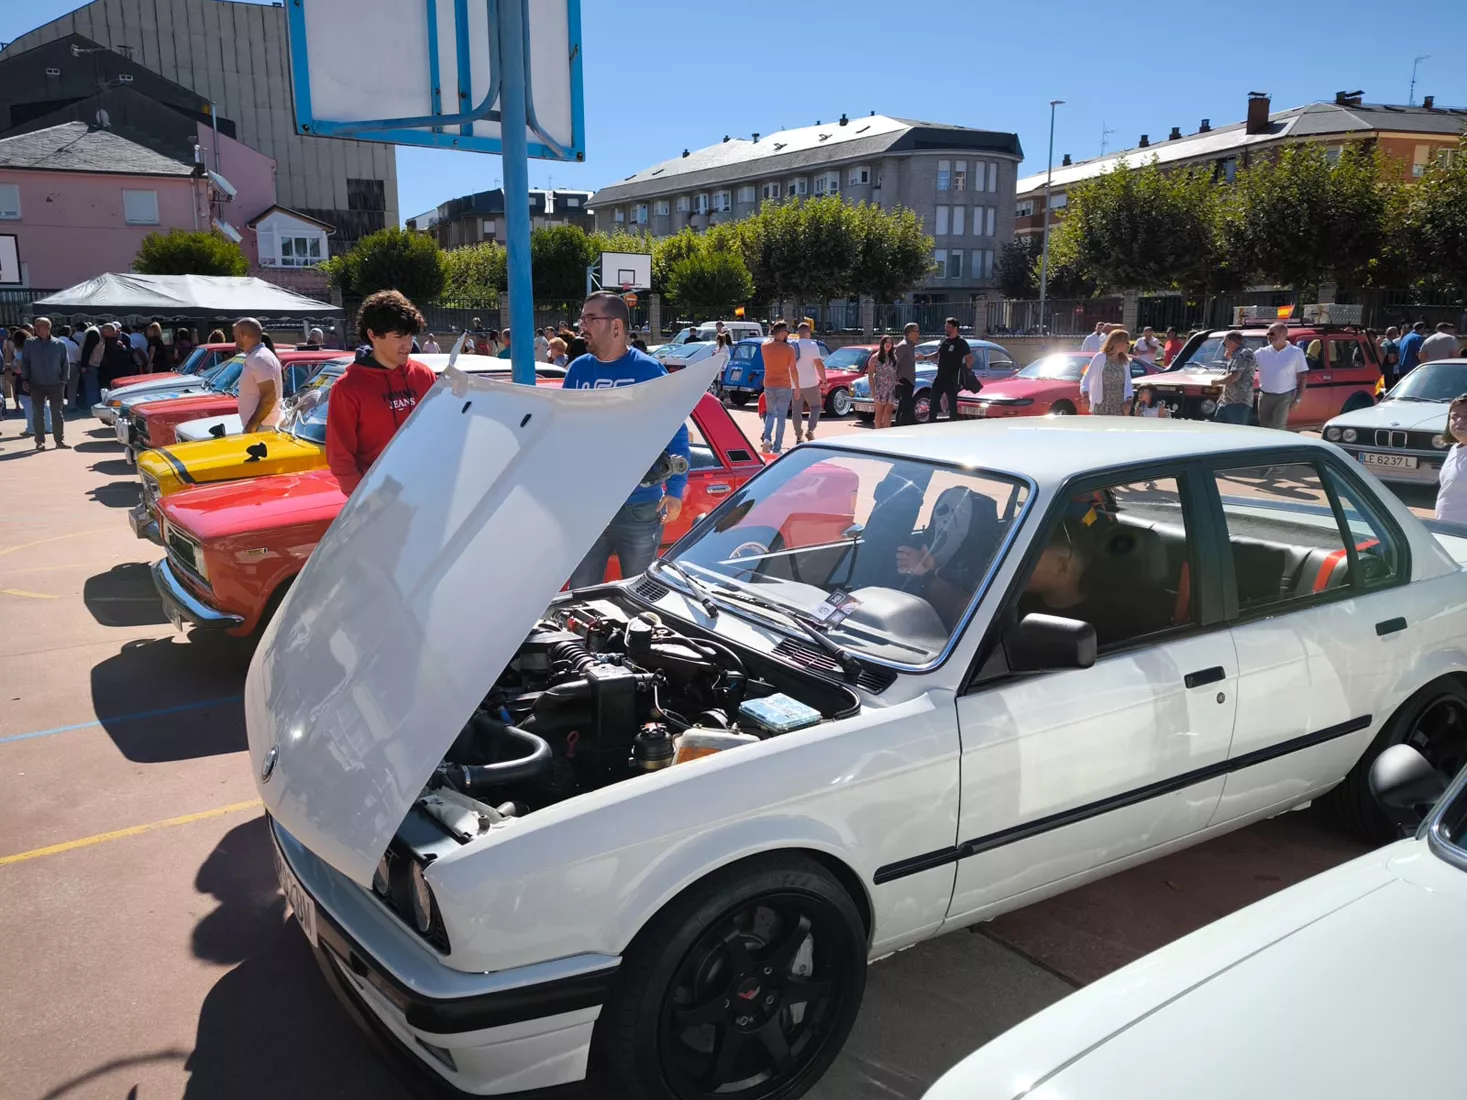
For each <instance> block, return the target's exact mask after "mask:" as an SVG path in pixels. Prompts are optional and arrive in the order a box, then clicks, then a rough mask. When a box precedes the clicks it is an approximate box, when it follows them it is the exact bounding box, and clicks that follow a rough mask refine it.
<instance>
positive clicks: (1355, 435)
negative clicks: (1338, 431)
mask: <svg viewBox="0 0 1467 1100" xmlns="http://www.w3.org/2000/svg"><path fill="white" fill-rule="evenodd" d="M1343 435H1344V439H1345V442H1346V443H1354V442H1355V440H1357V439H1359V438H1360V433H1359V432H1357V431H1356V430H1355V429H1354V428H1346V429H1345V431H1344V433H1343Z"/></svg>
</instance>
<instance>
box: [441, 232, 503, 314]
mask: <svg viewBox="0 0 1467 1100" xmlns="http://www.w3.org/2000/svg"><path fill="white" fill-rule="evenodd" d="M443 274H444V284H443V296H444V297H445V298H453V299H457V300H459V301H486V302H495V301H498V299H499V292H500V291H502V290H504V289H505V287H506V286H508V285H509V270H508V266H507V264H506V253H505V250H504V246H503V245H501V244H497V243H496V242H494V241H484V242H483V243H481V244H471V245H466V246H464V247H463V248H452V249H449V250H448V251H447V252H445V253H444V254H443Z"/></svg>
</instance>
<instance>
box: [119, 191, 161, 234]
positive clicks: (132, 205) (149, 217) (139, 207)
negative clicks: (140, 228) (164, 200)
mask: <svg viewBox="0 0 1467 1100" xmlns="http://www.w3.org/2000/svg"><path fill="white" fill-rule="evenodd" d="M122 220H123V221H125V222H126V223H127V224H128V225H157V224H158V192H156V191H129V190H127V189H126V188H124V189H123V191H122Z"/></svg>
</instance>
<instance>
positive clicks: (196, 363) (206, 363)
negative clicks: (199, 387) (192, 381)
mask: <svg viewBox="0 0 1467 1100" xmlns="http://www.w3.org/2000/svg"><path fill="white" fill-rule="evenodd" d="M234 352H235V347H234V344H233V343H232V342H231V343H228V344H199V345H198V346H197V347H196V348H194V350H193V351H191V352H189V356H188V358H187V359H185V360H184V361H183V363H181V364H180V365H179V368H178V369H177V370H171V371H156V372H154V373H153V374H124V375H123V376H122V377H121V378H114V379H113V380H112V385H111V386H110V387H109V388H108V391H107V392H108V393H109V394H111V393H116V392H117V391H118V390H121V389H125V388H127V387H128V386H134V385H136V384H137V383H139V382H162V381H165V380H166V381H169V382H181V381H183V379H185V378H192V377H193V376H195V375H198V374H203V373H204V372H205V371H206V370H210V369H212V368H214V367H217V366H218V365H219V364H220V363H221V362H223V361H224V360H225V359H228V358H229V357H230V356H231V355H233V354H234Z"/></svg>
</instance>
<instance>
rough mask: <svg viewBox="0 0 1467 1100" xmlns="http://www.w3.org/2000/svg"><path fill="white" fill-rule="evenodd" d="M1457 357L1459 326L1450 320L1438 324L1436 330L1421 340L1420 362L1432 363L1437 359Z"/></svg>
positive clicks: (1418, 357) (1418, 359) (1418, 360)
mask: <svg viewBox="0 0 1467 1100" xmlns="http://www.w3.org/2000/svg"><path fill="white" fill-rule="evenodd" d="M1456 357H1457V327H1456V326H1455V325H1453V324H1451V323H1450V322H1449V321H1443V322H1442V323H1441V324H1439V325H1437V326H1436V332H1435V333H1433V334H1432V335H1431V336H1428V337H1427V338H1426V339H1425V340H1423V341H1421V352H1420V354H1419V355H1418V356H1417V362H1418V363H1430V362H1432V361H1433V360H1436V359H1455V358H1456Z"/></svg>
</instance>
